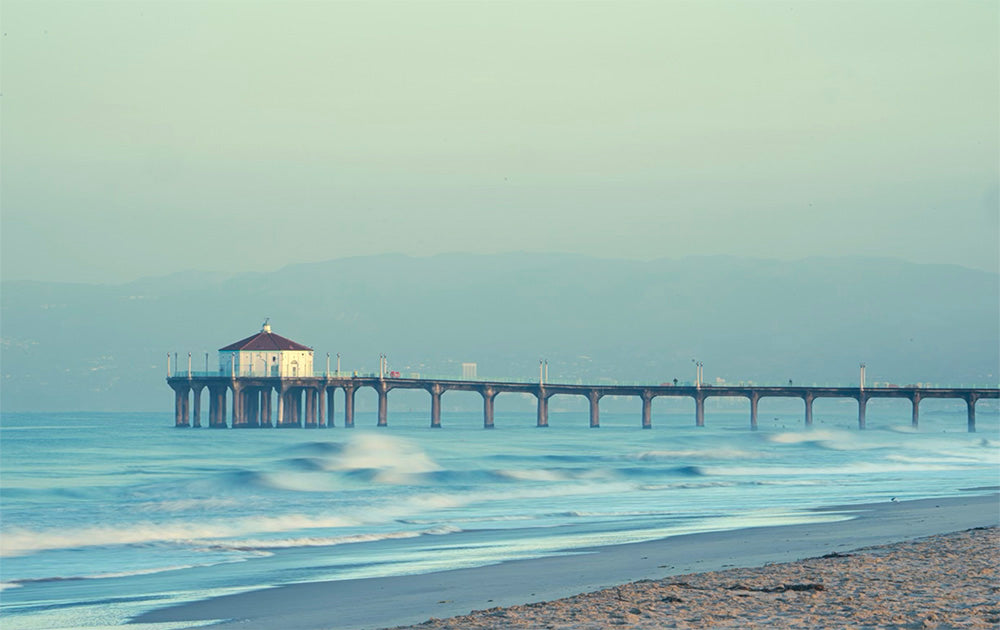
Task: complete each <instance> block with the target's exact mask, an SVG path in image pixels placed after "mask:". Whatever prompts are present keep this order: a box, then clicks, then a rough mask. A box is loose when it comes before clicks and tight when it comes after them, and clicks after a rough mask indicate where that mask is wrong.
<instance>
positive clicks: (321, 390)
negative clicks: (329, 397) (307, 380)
mask: <svg viewBox="0 0 1000 630" xmlns="http://www.w3.org/2000/svg"><path fill="white" fill-rule="evenodd" d="M325 398H326V387H322V386H321V387H318V388H317V389H316V426H317V427H322V426H325V425H326V418H325V415H326V400H325Z"/></svg>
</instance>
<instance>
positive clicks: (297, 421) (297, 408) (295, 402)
mask: <svg viewBox="0 0 1000 630" xmlns="http://www.w3.org/2000/svg"><path fill="white" fill-rule="evenodd" d="M290 395H291V402H292V405H291V407H292V409H291V411H292V426H293V427H299V428H302V390H301V389H300V388H298V387H294V388H292V390H291V392H290Z"/></svg>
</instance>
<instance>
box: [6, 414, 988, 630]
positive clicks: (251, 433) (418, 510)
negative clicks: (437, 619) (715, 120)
mask: <svg viewBox="0 0 1000 630" xmlns="http://www.w3.org/2000/svg"><path fill="white" fill-rule="evenodd" d="M165 399H166V396H165ZM637 406H638V405H636V407H637ZM602 407H603V404H602ZM609 407H612V405H609ZM692 407H693V405H692ZM745 407H746V401H741V402H740V404H739V405H735V404H734V405H733V406H731V407H727V406H724V405H717V406H715V407H712V408H710V409H709V411H708V412H707V414H706V426H705V427H702V428H697V427H695V426H693V425H694V418H693V410H691V411H689V410H686V409H680V410H676V409H674V410H663V409H659V408H654V416H653V423H654V427H653V429H652V430H642V429H641V428H640V426H639V412H638V409H636V410H634V411H629V412H627V413H626V412H624V411H605V410H604V409H603V408H602V415H601V425H602V426H601V428H599V429H591V428H589V427H588V426H587V425H588V421H589V420H588V415H587V411H586V409H582V410H571V411H562V412H560V411H557V410H555V409H556V408H553V410H552V411H550V418H549V422H550V426H549V427H548V428H545V429H538V428H536V427H535V426H534V423H535V417H534V413H533V412H509V413H504V412H502V411H500V410H499V409H498V411H497V414H496V428H495V429H493V430H490V431H487V430H483V429H482V418H481V412H476V411H470V412H459V411H454V412H450V413H449V412H445V413H443V414H442V423H443V425H444V428H442V429H438V430H432V429H430V428H428V426H427V424H428V422H429V413H428V412H427V411H419V412H418V411H413V412H403V411H399V412H396V411H393V412H391V413H390V426H389V427H388V428H382V429H378V428H376V427H375V426H374V425H375V418H374V414H373V413H370V412H369V413H359V414H358V416H357V427H356V428H354V429H344V428H342V427H335V428H320V429H282V430H278V429H246V430H232V429H230V430H212V429H207V428H202V429H175V428H174V427H173V426H172V423H173V415H172V413H170V412H164V413H58V414H55V413H52V414H49V413H7V414H4V415H3V416H2V419H0V586H2V591H0V615H2V617H3V627H4V629H5V630H17V629H25V628H33V629H34V628H107V627H117V626H120V625H121V624H123V623H125V622H126V621H127V620H128V619H130V618H132V617H133V616H135V615H137V614H139V613H141V612H143V611H147V610H150V609H152V608H157V607H161V606H165V605H168V604H170V603H175V602H181V601H189V600H193V599H201V598H204V597H208V596H212V595H219V594H224V593H233V592H239V591H246V590H251V589H257V588H262V587H267V586H275V585H281V584H289V583H296V582H310V581H318V580H345V579H351V578H360V577H374V576H389V575H402V574H414V573H423V572H430V571H439V570H445V569H451V568H458V567H470V566H478V565H484V564H490V563H497V562H503V561H505V560H509V559H515V558H529V557H538V556H543V555H551V554H561V553H575V552H576V551H577V550H580V549H583V548H587V547H594V546H600V545H610V544H618V543H627V542H634V541H643V540H650V539H656V538H662V537H667V536H672V535H677V534H683V533H690V532H701V531H713V530H726V529H735V528H741V527H748V526H760V525H780V524H790V523H804V522H813V521H819V520H831V519H848V518H851V513H850V511H847V510H845V511H833V512H820V513H816V512H811V511H810V508H816V507H823V506H831V505H843V504H850V503H861V502H880V501H890V500H892V498H894V497H895V498H897V499H900V500H902V499H911V498H927V497H944V496H953V495H956V494H960V493H966V492H983V491H985V490H984V488H987V487H996V486H997V485H998V484H1000V414H998V408H997V404H996V401H990V400H985V401H980V402H979V404H978V407H977V426H978V432H977V433H972V434H970V433H967V432H966V412H965V405H964V403H962V402H961V401H937V400H925V401H923V402H922V404H921V415H920V421H921V425H920V428H919V430H913V429H912V428H911V427H910V409H909V405H908V403H905V401H896V402H895V403H892V404H885V405H876V404H875V403H869V411H868V417H867V423H868V429H867V430H865V431H858V430H857V428H856V427H857V406H856V403H854V404H852V401H823V403H822V404H820V403H817V407H816V411H815V424H814V426H813V428H812V429H808V430H807V429H806V428H804V427H803V426H802V403H801V401H798V402H796V401H780V402H779V401H770V400H768V401H767V402H766V403H762V404H761V413H760V427H759V430H758V431H755V432H751V431H750V430H749V429H748V426H747V425H748V412H747V410H746V408H745ZM190 626H191V624H190V623H185V624H177V625H176V626H171V625H170V624H156V625H155V626H150V627H156V628H158V629H167V628H171V627H190ZM132 627H134V628H137V629H141V628H142V627H143V626H141V625H138V626H132Z"/></svg>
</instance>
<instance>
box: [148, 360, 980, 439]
mask: <svg viewBox="0 0 1000 630" xmlns="http://www.w3.org/2000/svg"><path fill="white" fill-rule="evenodd" d="M167 384H168V385H170V387H171V388H172V389H173V390H174V393H175V405H174V410H175V424H176V426H178V427H187V426H195V427H199V426H201V413H200V412H201V395H202V393H204V392H207V396H208V426H210V427H218V428H225V427H229V426H232V427H234V428H243V427H247V428H249V427H272V426H273V427H303V426H304V427H333V426H335V422H334V411H335V409H334V394H335V392H336V391H337V390H338V389H339V390H343V392H344V401H345V403H344V410H343V426H345V427H348V428H350V427H353V426H354V397H355V394H356V393H357V391H358V390H359V389H361V388H364V387H370V388H372V389H374V390H375V391H376V392H377V394H378V426H387V424H388V396H389V392H390V391H392V390H394V389H410V390H424V391H426V392H428V393H429V394H430V403H431V404H430V426H431V427H434V428H438V427H440V426H441V396H443V395H444V394H445V393H447V392H450V391H467V392H468V391H471V392H477V393H479V394H480V395H481V396H482V397H483V427H484V428H487V429H492V428H493V408H494V401H495V400H496V397H497V396H499V395H500V394H530V395H532V396H535V397H536V399H537V401H538V406H537V409H538V414H537V426H539V427H547V426H548V424H549V418H548V415H549V413H548V403H549V398H550V397H552V396H555V395H571V396H583V397H585V398H586V399H587V400H588V401H589V402H590V426H591V427H595V428H596V427H599V426H600V404H599V403H600V400H601V398H603V397H604V396H632V397H636V398H639V399H641V400H642V420H641V421H642V428H644V429H650V428H652V426H653V423H652V402H653V399H654V398H657V397H662V396H673V397H687V398H692V399H694V402H695V424H696V425H697V426H704V424H705V400H706V399H707V398H710V397H713V396H716V397H740V398H746V399H747V400H748V401H749V406H750V415H749V420H750V428H751V429H756V428H757V403H758V402H759V401H760V399H761V398H765V397H783V398H799V399H801V400H802V401H803V402H804V403H805V426H811V425H812V419H813V414H812V411H813V401H815V400H816V399H817V398H853V399H855V400H857V401H858V428H859V429H864V428H865V407H866V406H867V403H868V401H869V400H870V399H872V398H905V399H907V400H909V401H910V402H911V403H912V405H913V419H912V425H913V427H917V426H918V424H919V413H920V401H921V400H923V399H925V398H952V399H960V400H964V401H965V404H966V406H967V409H968V424H967V427H968V430H969V431H970V432H974V431H975V430H976V401H978V400H980V399H983V398H1000V389H998V388H996V387H917V386H906V387H896V386H890V387H858V386H854V387H820V386H792V385H788V386H757V385H742V384H741V385H728V384H726V385H705V384H701V385H671V384H666V383H665V384H661V385H583V384H570V383H558V382H554V383H549V382H542V381H535V382H519V381H489V380H458V379H455V380H452V379H436V378H403V377H382V376H379V375H378V374H375V375H370V376H354V375H345V374H339V375H338V374H327V375H322V376H311V377H263V376H261V377H254V376H238V377H233V376H228V375H218V374H212V373H194V372H190V371H188V372H175V373H174V375H173V376H170V377H168V378H167ZM227 399H230V400H231V406H232V409H231V410H230V412H229V413H228V414H227V410H226V407H227ZM272 399H274V400H275V401H276V409H275V404H273V401H272ZM272 411H274V412H275V414H274V417H273V418H272ZM227 416H228V418H227Z"/></svg>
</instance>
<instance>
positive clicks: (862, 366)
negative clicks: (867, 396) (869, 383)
mask: <svg viewBox="0 0 1000 630" xmlns="http://www.w3.org/2000/svg"><path fill="white" fill-rule="evenodd" d="M858 367H860V368H861V389H862V390H864V388H865V364H864V363H860V364H858Z"/></svg>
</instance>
